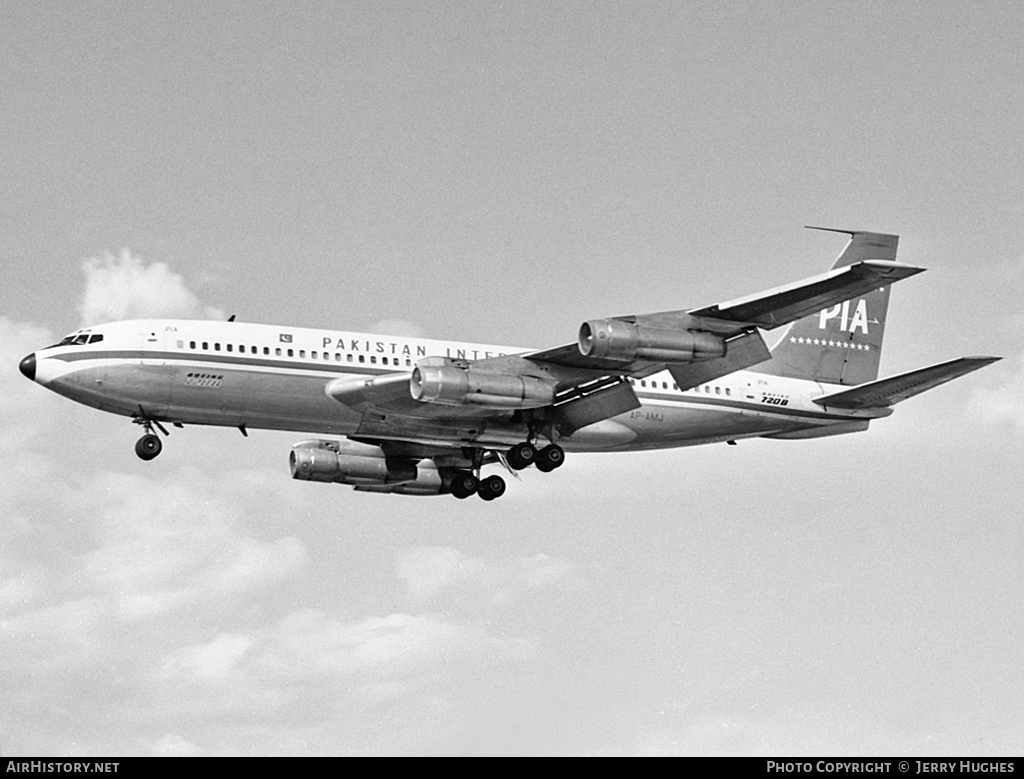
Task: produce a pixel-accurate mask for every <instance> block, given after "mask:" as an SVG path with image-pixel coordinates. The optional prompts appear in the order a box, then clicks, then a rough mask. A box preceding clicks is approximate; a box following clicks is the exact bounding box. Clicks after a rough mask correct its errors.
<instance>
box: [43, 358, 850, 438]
mask: <svg viewBox="0 0 1024 779" xmlns="http://www.w3.org/2000/svg"><path fill="white" fill-rule="evenodd" d="M52 359H55V360H61V361H63V362H79V361H81V360H164V361H167V362H181V363H190V362H213V363H222V364H224V365H231V366H236V367H253V366H259V367H264V368H284V369H288V370H297V369H298V370H312V371H319V372H321V373H330V374H333V375H337V374H339V373H341V374H345V373H358V374H359V375H366V374H367V373H377V374H385V373H404V372H405V371H404V370H401V369H399V370H394V369H390V368H388V367H384V366H380V365H367V364H366V363H362V364H355V363H347V362H346V363H333V364H332V363H322V364H317V363H313V362H299V361H298V360H294V361H288V360H270V359H263V358H260V356H259V355H246V356H245V357H229V356H228V355H225V354H209V353H206V352H203V353H200V354H196V353H193V352H189V353H187V354H182V353H181V352H147V351H142V350H141V349H139V350H123V351H92V350H90V351H88V352H69V353H67V354H55V355H53V356H52ZM396 367H397V366H396ZM636 395H637V397H638V398H646V399H648V400H661V401H666V402H667V403H676V402H682V403H689V404H692V405H700V406H726V407H728V408H734V409H739V410H751V409H754V410H757V411H763V412H765V413H768V414H775V415H779V416H787V417H801V418H804V419H829V420H842V421H848V420H850V419H857V418H859V417H849V416H839V415H834V414H816V413H813V412H807V411H801V410H798V409H792V408H786V407H784V406H771V407H767V406H761V405H760V404H756V403H749V402H743V401H740V400H724V399H722V398H719V397H717V396H716V397H714V398H705V397H701V396H699V395H692V396H691V395H677V396H673V397H671V398H669V397H666V396H664V395H654V394H652V393H650V392H637V393H636ZM676 398H678V401H677V400H676Z"/></svg>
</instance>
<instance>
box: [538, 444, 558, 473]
mask: <svg viewBox="0 0 1024 779" xmlns="http://www.w3.org/2000/svg"><path fill="white" fill-rule="evenodd" d="M564 462H565V450H564V449H562V447H560V446H559V445H558V444H551V446H545V447H544V448H543V449H541V450H540V451H539V452H537V460H536V463H537V470H538V471H540V472H542V473H550V472H551V471H553V470H555V468H558V467H559V466H560V465H561V464H562V463H564Z"/></svg>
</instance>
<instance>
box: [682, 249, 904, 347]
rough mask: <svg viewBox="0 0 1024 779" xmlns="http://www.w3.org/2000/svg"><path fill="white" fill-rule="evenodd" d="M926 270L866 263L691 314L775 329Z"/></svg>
mask: <svg viewBox="0 0 1024 779" xmlns="http://www.w3.org/2000/svg"><path fill="white" fill-rule="evenodd" d="M923 271H924V268H920V267H917V266H916V265H906V264H904V263H900V262H893V261H891V260H863V261H861V262H856V263H854V264H853V265H849V266H847V267H845V268H836V269H834V270H830V271H829V272H828V273H823V274H821V275H820V276H813V277H811V278H809V279H804V280H803V281H798V282H796V283H794V284H786V285H785V286H782V287H776V288H775V289H771V290H768V291H767V292H762V293H760V294H758V295H752V296H750V297H746V298H737V299H736V300H730V301H728V302H726V303H719V304H718V305H716V306H710V307H708V308H701V309H696V310H694V311H689V312H688V313H689V314H692V315H693V316H701V317H711V318H714V319H724V320H728V321H731V322H742V323H744V324H748V325H756V326H757V327H760V328H762V329H765V330H771V329H772V328H775V327H779V326H780V325H785V324H789V323H790V322H795V321H796V320H797V319H803V318H804V317H806V316H810V315H811V314H817V313H818V312H819V311H821V310H823V309H826V308H829V307H831V306H835V305H837V304H839V303H842V302H843V301H846V300H849V299H850V298H855V297H857V296H858V295H864V294H866V293H868V292H871V291H872V290H874V289H876V288H878V287H882V286H887V285H889V284H892V283H894V282H897V281H901V280H903V279H906V278H909V277H911V276H914V275H917V274H918V273H921V272H923Z"/></svg>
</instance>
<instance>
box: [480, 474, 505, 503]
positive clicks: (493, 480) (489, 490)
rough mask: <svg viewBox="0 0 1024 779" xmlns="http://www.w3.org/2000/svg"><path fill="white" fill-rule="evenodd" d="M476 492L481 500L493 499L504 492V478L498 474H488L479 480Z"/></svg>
mask: <svg viewBox="0 0 1024 779" xmlns="http://www.w3.org/2000/svg"><path fill="white" fill-rule="evenodd" d="M477 494H478V495H479V496H480V497H481V498H482V499H483V500H494V499H495V498H500V497H501V496H502V495H504V494H505V480H504V479H503V478H501V477H500V476H488V477H487V478H486V479H484V480H483V481H481V482H480V489H479V490H477Z"/></svg>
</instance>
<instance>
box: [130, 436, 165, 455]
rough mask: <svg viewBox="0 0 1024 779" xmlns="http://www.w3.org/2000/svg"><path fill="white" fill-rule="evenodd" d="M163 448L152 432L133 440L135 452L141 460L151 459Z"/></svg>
mask: <svg viewBox="0 0 1024 779" xmlns="http://www.w3.org/2000/svg"><path fill="white" fill-rule="evenodd" d="M163 448H164V445H163V444H162V443H160V439H159V438H157V437H156V436H155V435H153V433H146V435H144V436H142V438H140V439H139V440H138V441H136V442H135V454H137V455H138V456H139V459H141V460H152V459H153V458H154V457H156V456H157V455H158V454H160V451H161V450H162V449H163Z"/></svg>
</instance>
